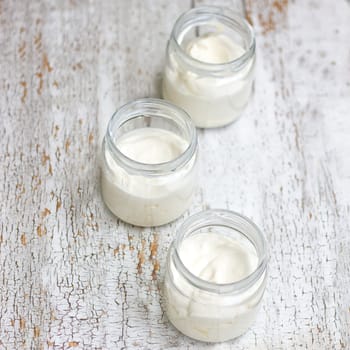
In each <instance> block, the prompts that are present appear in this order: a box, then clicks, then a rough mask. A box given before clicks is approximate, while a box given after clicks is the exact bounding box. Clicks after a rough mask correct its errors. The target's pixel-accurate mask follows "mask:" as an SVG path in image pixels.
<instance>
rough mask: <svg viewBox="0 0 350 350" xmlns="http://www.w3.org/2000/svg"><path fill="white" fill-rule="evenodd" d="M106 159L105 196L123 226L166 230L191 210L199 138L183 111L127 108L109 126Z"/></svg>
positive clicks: (164, 105) (144, 105)
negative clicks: (129, 224) (163, 227)
mask: <svg viewBox="0 0 350 350" xmlns="http://www.w3.org/2000/svg"><path fill="white" fill-rule="evenodd" d="M129 136H130V137H129ZM122 146H123V148H122ZM175 151H176V152H177V153H176V152H175ZM174 152H175V153H174ZM173 154H174V155H175V156H174V157H172V155H173ZM102 155H103V156H102V183H101V187H102V196H103V199H104V201H105V203H106V205H107V206H108V208H109V209H110V210H111V211H112V212H113V213H114V214H115V215H116V216H118V217H119V218H120V219H122V220H123V221H126V222H128V223H131V224H134V225H137V226H158V225H163V224H166V223H168V222H170V221H173V220H175V219H176V218H177V217H179V216H180V215H181V214H182V213H183V212H184V211H185V210H186V209H187V208H188V207H189V205H190V203H191V200H192V195H193V193H194V190H195V187H196V183H197V171H196V168H197V135H196V130H195V127H194V125H193V123H192V121H191V119H190V118H189V117H188V115H187V114H186V113H185V112H184V111H183V110H181V109H180V108H178V107H176V106H174V105H172V104H171V103H169V102H166V101H164V100H158V99H140V100H136V101H133V102H131V103H128V104H126V105H124V106H123V107H121V108H120V109H119V110H118V111H117V112H116V113H115V114H114V115H113V117H112V119H111V120H110V122H109V125H108V129H107V133H106V135H105V138H104V141H103V146H102ZM143 159H147V161H146V162H143ZM149 159H150V161H149V162H148V160H149ZM159 160H160V161H159Z"/></svg>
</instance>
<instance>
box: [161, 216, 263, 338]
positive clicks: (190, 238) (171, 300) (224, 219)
mask: <svg viewBox="0 0 350 350" xmlns="http://www.w3.org/2000/svg"><path fill="white" fill-rule="evenodd" d="M266 264H267V259H266V243H265V240H264V238H263V236H262V234H261V233H260V231H259V229H258V228H257V227H256V226H255V225H254V224H253V223H251V222H250V221H249V220H248V219H246V218H244V217H242V216H240V215H238V214H236V213H233V212H229V211H225V210H210V211H205V212H202V213H199V214H196V215H194V216H193V217H190V218H189V219H187V220H186V221H185V223H184V224H183V226H182V227H180V229H179V231H178V234H177V237H176V239H175V241H174V242H173V244H172V246H171V248H170V250H169V255H168V261H167V268H166V274H165V283H164V299H165V307H166V313H167V316H168V318H169V320H170V322H171V323H172V324H173V325H174V326H175V327H176V328H177V329H178V330H180V331H181V332H182V333H184V334H185V335H187V336H189V337H191V338H194V339H197V340H202V341H207V342H221V341H226V340H229V339H233V338H235V337H238V336H239V335H241V334H242V333H244V332H245V331H246V330H247V329H248V328H249V326H250V325H251V324H252V323H253V321H254V319H255V317H256V313H257V312H258V309H259V305H260V302H261V298H262V296H263V293H264V290H265V283H266Z"/></svg>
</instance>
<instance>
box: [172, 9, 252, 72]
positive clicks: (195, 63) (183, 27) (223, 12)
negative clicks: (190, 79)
mask: <svg viewBox="0 0 350 350" xmlns="http://www.w3.org/2000/svg"><path fill="white" fill-rule="evenodd" d="M210 33H216V34H218V33H219V34H223V35H226V36H227V37H228V38H230V39H232V41H233V42H235V43H236V44H238V45H239V46H241V47H242V48H243V49H244V53H243V54H242V55H240V56H239V57H236V58H235V59H233V60H230V61H227V62H224V63H207V62H204V61H201V60H198V59H196V58H194V57H192V56H191V55H189V54H188V52H187V51H186V46H187V45H188V43H189V42H190V41H191V40H193V38H196V37H201V36H204V35H207V34H210ZM171 43H172V44H173V45H174V46H175V49H177V51H178V53H179V55H180V56H181V58H182V60H183V61H184V63H185V64H187V65H189V66H190V67H191V68H192V69H193V70H197V71H205V72H212V73H218V72H222V71H227V70H233V71H237V70H240V69H242V68H243V67H244V66H245V65H246V64H247V63H248V61H249V59H250V58H252V57H253V56H254V54H255V36H254V31H253V29H252V27H251V26H250V24H249V23H248V22H247V21H246V20H245V19H244V18H243V17H242V16H240V15H239V14H237V13H235V12H234V11H231V10H230V9H227V8H224V7H216V6H203V7H197V8H193V9H191V10H189V11H187V12H185V13H183V14H182V15H181V16H180V17H179V18H178V20H177V21H176V23H175V25H174V28H173V31H172V34H171V39H170V41H169V45H170V44H171Z"/></svg>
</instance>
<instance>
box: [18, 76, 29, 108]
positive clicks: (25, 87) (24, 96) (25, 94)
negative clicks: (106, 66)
mask: <svg viewBox="0 0 350 350" xmlns="http://www.w3.org/2000/svg"><path fill="white" fill-rule="evenodd" d="M20 85H21V86H22V87H23V93H22V97H21V102H22V103H25V102H26V98H27V93H28V89H27V83H26V82H25V81H21V82H20Z"/></svg>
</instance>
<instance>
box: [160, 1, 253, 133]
mask: <svg viewBox="0 0 350 350" xmlns="http://www.w3.org/2000/svg"><path fill="white" fill-rule="evenodd" d="M254 64H255V39H254V33H253V31H252V28H251V27H250V25H249V24H248V23H247V22H246V21H245V20H244V19H243V18H241V17H239V16H237V15H234V14H232V13H231V12H230V11H228V10H226V9H222V8H218V7H198V8H195V9H192V10H190V11H188V12H186V13H184V14H183V15H182V16H181V17H180V18H179V19H178V20H177V22H176V23H175V25H174V28H173V31H172V34H171V37H170V40H169V42H168V46H167V60H166V66H165V70H164V77H163V97H164V98H165V99H167V100H169V101H172V102H173V103H175V104H176V105H178V106H180V107H182V108H183V109H184V110H186V111H187V112H188V113H189V115H190V116H191V118H192V119H193V120H194V122H195V124H196V126H198V127H203V128H211V127H219V126H223V125H226V124H229V123H231V122H233V121H234V120H235V119H237V118H238V117H239V116H240V114H241V113H242V112H243V110H244V108H245V106H246V105H247V103H248V101H249V97H250V95H251V91H252V85H253V70H254Z"/></svg>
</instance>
